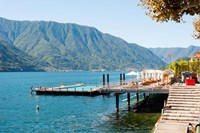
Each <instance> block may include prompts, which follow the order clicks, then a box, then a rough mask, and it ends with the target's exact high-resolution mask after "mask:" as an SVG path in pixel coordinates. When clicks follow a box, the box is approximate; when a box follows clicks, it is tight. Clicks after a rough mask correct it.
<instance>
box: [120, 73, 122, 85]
mask: <svg viewBox="0 0 200 133" xmlns="http://www.w3.org/2000/svg"><path fill="white" fill-rule="evenodd" d="M120 85H122V74H121V73H120Z"/></svg>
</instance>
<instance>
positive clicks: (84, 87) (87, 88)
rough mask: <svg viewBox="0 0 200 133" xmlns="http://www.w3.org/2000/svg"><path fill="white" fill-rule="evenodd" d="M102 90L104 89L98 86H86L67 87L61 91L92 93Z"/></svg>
mask: <svg viewBox="0 0 200 133" xmlns="http://www.w3.org/2000/svg"><path fill="white" fill-rule="evenodd" d="M100 88H102V87H101V86H96V85H84V86H72V87H65V88H61V90H71V91H72V90H76V91H90V90H94V89H100Z"/></svg>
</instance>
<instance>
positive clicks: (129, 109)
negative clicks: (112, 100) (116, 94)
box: [127, 93, 131, 111]
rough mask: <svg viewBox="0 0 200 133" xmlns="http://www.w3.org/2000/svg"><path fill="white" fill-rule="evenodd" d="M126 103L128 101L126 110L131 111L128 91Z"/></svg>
mask: <svg viewBox="0 0 200 133" xmlns="http://www.w3.org/2000/svg"><path fill="white" fill-rule="evenodd" d="M127 103H128V111H131V106H130V93H127Z"/></svg>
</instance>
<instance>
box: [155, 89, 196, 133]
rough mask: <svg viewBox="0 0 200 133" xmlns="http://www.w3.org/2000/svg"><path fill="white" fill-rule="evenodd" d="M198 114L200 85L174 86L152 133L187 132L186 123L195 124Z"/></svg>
mask: <svg viewBox="0 0 200 133" xmlns="http://www.w3.org/2000/svg"><path fill="white" fill-rule="evenodd" d="M199 116H200V86H197V85H196V86H185V85H182V86H174V87H172V88H171V89H170V91H169V96H168V100H167V103H166V106H165V107H164V108H163V113H162V116H161V120H160V122H159V123H158V124H156V127H155V130H154V133H171V132H174V133H187V130H188V124H189V123H191V124H192V125H193V126H195V125H196V124H197V123H198V119H199Z"/></svg>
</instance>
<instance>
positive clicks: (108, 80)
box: [107, 74, 110, 86]
mask: <svg viewBox="0 0 200 133" xmlns="http://www.w3.org/2000/svg"><path fill="white" fill-rule="evenodd" d="M109 82H110V79H109V74H107V85H108V86H109Z"/></svg>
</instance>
